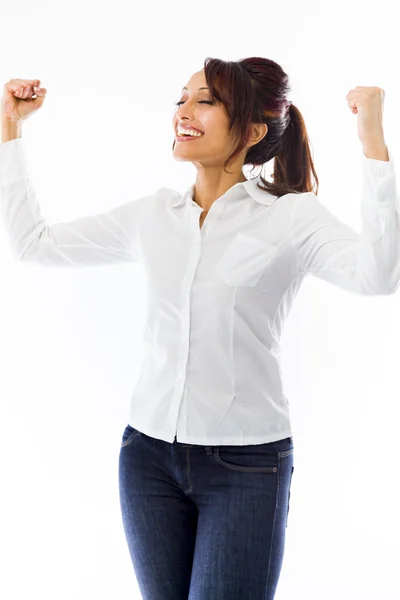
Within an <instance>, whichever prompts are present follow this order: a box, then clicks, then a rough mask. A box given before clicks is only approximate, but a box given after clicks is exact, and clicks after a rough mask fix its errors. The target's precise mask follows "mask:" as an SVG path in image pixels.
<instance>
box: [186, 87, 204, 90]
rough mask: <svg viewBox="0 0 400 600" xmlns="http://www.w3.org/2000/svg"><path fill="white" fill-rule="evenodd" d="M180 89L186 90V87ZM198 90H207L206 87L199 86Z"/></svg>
mask: <svg viewBox="0 0 400 600" xmlns="http://www.w3.org/2000/svg"><path fill="white" fill-rule="evenodd" d="M182 90H187V87H183V88H182ZM199 90H208V87H201V88H199ZM188 91H189V90H188Z"/></svg>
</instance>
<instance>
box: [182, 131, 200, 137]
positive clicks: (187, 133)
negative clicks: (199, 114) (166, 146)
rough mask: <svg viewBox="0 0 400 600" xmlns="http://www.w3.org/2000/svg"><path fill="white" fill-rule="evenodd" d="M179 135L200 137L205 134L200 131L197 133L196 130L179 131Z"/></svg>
mask: <svg viewBox="0 0 400 600" xmlns="http://www.w3.org/2000/svg"><path fill="white" fill-rule="evenodd" d="M178 135H191V136H196V137H200V136H201V135H203V134H202V133H200V132H199V131H195V130H194V129H178Z"/></svg>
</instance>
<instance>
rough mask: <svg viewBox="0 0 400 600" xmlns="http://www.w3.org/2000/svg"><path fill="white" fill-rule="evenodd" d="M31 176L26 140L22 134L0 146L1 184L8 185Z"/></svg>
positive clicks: (2, 185)
mask: <svg viewBox="0 0 400 600" xmlns="http://www.w3.org/2000/svg"><path fill="white" fill-rule="evenodd" d="M28 178H29V171H28V161H27V155H26V151H25V141H24V138H23V137H22V136H21V137H19V138H15V139H14V140H9V141H8V142H5V143H4V144H1V146H0V185H1V187H6V186H7V185H11V184H13V183H15V182H16V181H21V180H22V179H28Z"/></svg>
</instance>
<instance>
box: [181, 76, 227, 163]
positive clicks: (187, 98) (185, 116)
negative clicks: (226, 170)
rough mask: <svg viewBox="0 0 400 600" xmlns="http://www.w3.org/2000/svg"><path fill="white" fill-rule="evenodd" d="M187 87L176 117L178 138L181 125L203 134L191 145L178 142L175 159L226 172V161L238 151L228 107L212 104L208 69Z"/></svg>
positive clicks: (192, 79)
mask: <svg viewBox="0 0 400 600" xmlns="http://www.w3.org/2000/svg"><path fill="white" fill-rule="evenodd" d="M185 88H187V89H183V90H182V93H181V96H180V99H179V105H178V106H177V109H176V111H175V113H174V116H173V118H172V126H173V129H174V136H175V138H176V136H177V127H178V125H186V126H188V127H191V126H192V127H195V128H197V129H199V130H200V131H202V132H203V135H201V136H200V137H197V138H195V139H193V140H190V141H187V142H180V141H178V140H176V141H175V148H174V150H173V156H174V158H175V159H176V160H182V161H190V162H192V163H193V164H197V166H202V167H218V166H220V167H221V169H223V165H224V162H225V161H226V159H227V158H228V157H229V156H230V155H231V154H232V152H233V151H234V148H235V146H234V140H233V139H232V137H233V136H232V134H231V132H230V131H229V117H228V114H227V112H226V109H225V106H224V105H223V104H217V103H215V102H214V103H213V102H212V100H211V96H210V92H209V90H208V88H207V82H206V78H205V74H204V69H203V70H201V71H199V72H197V73H195V74H194V75H193V76H192V77H191V78H190V79H189V81H188V82H187V83H186V85H185ZM200 88H205V89H200Z"/></svg>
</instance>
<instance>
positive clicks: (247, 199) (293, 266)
mask: <svg viewBox="0 0 400 600" xmlns="http://www.w3.org/2000/svg"><path fill="white" fill-rule="evenodd" d="M361 153H362V166H363V168H362V172H363V178H362V193H361V216H362V230H361V233H360V234H358V233H357V232H356V231H354V230H353V229H352V228H351V227H349V226H348V225H346V224H345V223H342V222H341V221H340V220H339V219H337V218H336V216H335V215H334V214H332V213H331V212H330V211H329V210H328V209H327V208H325V206H324V205H323V204H322V203H321V202H320V200H319V199H318V198H317V196H315V194H314V193H312V192H305V193H301V194H286V195H285V196H282V197H281V198H277V197H276V196H273V195H271V194H269V193H266V192H264V191H262V190H261V189H258V187H257V182H258V181H260V179H259V177H257V178H256V179H254V180H248V181H246V182H243V183H238V184H236V185H234V186H233V187H231V188H230V189H229V190H228V191H227V192H226V193H225V194H224V195H223V196H221V197H220V198H218V199H217V200H216V201H215V202H214V203H213V205H212V206H211V208H210V211H209V212H208V214H207V217H206V219H205V221H204V225H203V226H202V228H201V229H200V227H199V217H200V214H201V212H202V209H201V207H200V206H199V205H198V204H196V203H195V202H194V201H193V198H192V192H193V186H190V187H189V188H188V190H187V191H186V193H185V194H183V195H182V194H180V193H179V192H177V191H175V190H173V189H169V188H166V187H163V188H160V189H158V190H157V191H155V192H153V193H151V194H149V195H148V196H145V197H142V198H137V199H134V200H132V201H131V202H128V203H125V204H124V205H122V206H117V207H116V208H114V209H113V210H111V211H109V212H106V213H104V214H99V215H95V216H86V217H81V218H79V219H76V220H73V221H71V222H68V223H57V224H53V225H48V224H46V222H45V220H44V218H43V216H42V215H41V212H40V208H39V204H38V202H37V199H36V193H35V189H34V187H33V183H32V181H31V179H30V178H29V172H28V168H27V160H26V154H25V148H24V139H23V138H17V139H16V140H11V141H9V142H6V143H5V144H3V145H2V146H1V147H0V178H1V207H2V217H3V223H4V226H5V230H6V233H7V235H8V238H9V241H10V244H11V248H12V249H13V252H14V254H15V256H16V257H17V259H19V260H23V261H30V262H33V263H37V264H41V265H44V266H55V267H65V266H68V267H83V266H94V265H107V264H111V263H113V264H116V263H120V262H129V261H131V262H135V261H139V262H140V263H141V264H142V265H143V267H144V269H145V273H146V280H147V285H148V288H147V297H148V311H147V315H146V326H145V328H144V338H143V363H142V370H141V373H140V377H139V379H138V382H137V384H136V387H135V389H134V391H133V394H132V398H131V406H130V411H129V417H128V422H129V423H130V424H131V425H132V426H133V427H135V428H137V429H139V430H140V431H142V432H144V433H146V434H147V435H149V436H152V437H154V438H159V439H161V440H165V441H167V442H173V441H174V438H175V435H176V439H177V441H178V442H186V443H192V444H201V445H246V444H262V443H266V442H273V441H276V440H279V439H282V438H285V437H289V436H291V435H292V431H291V424H290V415H289V403H288V399H287V397H286V395H285V391H284V386H283V382H282V376H281V366H280V338H281V335H282V330H283V326H284V324H285V321H286V319H287V316H288V315H289V313H290V310H291V308H292V305H293V302H294V299H295V297H296V294H297V293H298V291H299V289H300V286H301V284H302V282H303V280H304V277H305V276H306V275H307V274H312V275H314V276H316V277H319V278H321V279H324V280H325V281H328V282H331V283H332V284H334V285H336V286H339V287H341V288H343V289H344V290H347V291H348V292H352V293H355V294H362V295H388V294H392V293H394V292H395V291H396V289H397V286H398V285H399V282H400V225H399V221H400V208H399V199H398V195H397V189H396V180H395V172H394V162H393V157H392V155H391V153H390V150H389V158H390V160H389V162H386V161H380V160H375V159H369V158H366V156H365V155H364V153H363V152H362V151H361ZM354 201H355V199H354V198H349V202H353V203H354Z"/></svg>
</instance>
